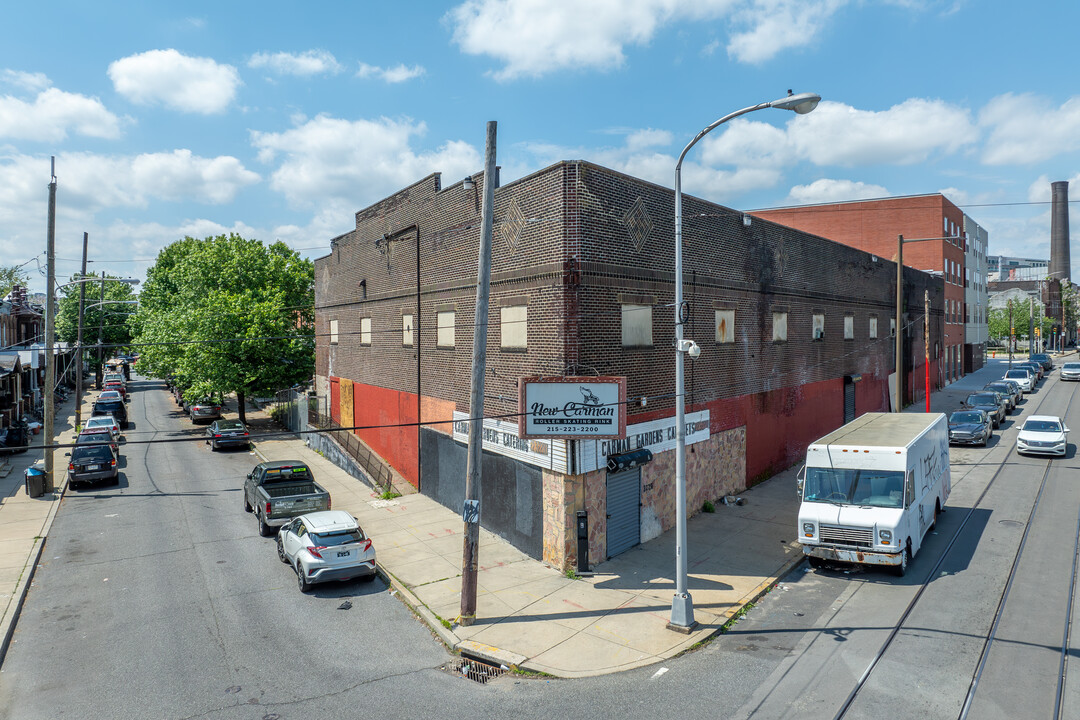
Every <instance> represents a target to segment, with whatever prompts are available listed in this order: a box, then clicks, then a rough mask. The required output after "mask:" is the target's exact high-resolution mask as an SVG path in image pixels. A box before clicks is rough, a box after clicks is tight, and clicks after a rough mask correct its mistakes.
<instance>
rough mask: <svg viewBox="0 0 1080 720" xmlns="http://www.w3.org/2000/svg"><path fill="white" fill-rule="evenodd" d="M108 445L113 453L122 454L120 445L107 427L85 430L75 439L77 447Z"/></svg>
mask: <svg viewBox="0 0 1080 720" xmlns="http://www.w3.org/2000/svg"><path fill="white" fill-rule="evenodd" d="M102 443H107V444H108V445H109V447H111V448H112V450H113V452H120V446H119V443H117V442H116V438H114V437H113V436H112V432H110V430H109V428H107V427H98V428H83V431H82V432H81V433H79V434H78V436H77V437H76V438H75V444H76V445H100V444H102Z"/></svg>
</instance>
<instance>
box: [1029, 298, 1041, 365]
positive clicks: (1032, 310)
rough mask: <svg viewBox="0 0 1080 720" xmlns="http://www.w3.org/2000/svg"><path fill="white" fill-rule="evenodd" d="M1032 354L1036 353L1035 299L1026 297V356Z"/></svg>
mask: <svg viewBox="0 0 1080 720" xmlns="http://www.w3.org/2000/svg"><path fill="white" fill-rule="evenodd" d="M1039 324H1040V325H1041V324H1042V323H1039ZM1033 352H1037V350H1036V349H1035V298H1033V297H1031V296H1028V355H1029V356H1030V355H1031V353H1033Z"/></svg>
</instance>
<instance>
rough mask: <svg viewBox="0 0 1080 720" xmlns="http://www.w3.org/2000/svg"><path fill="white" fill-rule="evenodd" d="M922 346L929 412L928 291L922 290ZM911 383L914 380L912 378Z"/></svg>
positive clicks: (913, 382)
mask: <svg viewBox="0 0 1080 720" xmlns="http://www.w3.org/2000/svg"><path fill="white" fill-rule="evenodd" d="M923 348H924V350H925V351H926V356H925V358H924V359H923V368H924V369H925V370H926V412H930V291H929V290H923ZM911 384H912V385H914V384H915V381H914V380H912V382H911Z"/></svg>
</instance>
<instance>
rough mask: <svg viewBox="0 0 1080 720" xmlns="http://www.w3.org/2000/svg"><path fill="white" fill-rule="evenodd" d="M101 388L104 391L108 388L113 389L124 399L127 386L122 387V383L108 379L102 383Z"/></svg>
mask: <svg viewBox="0 0 1080 720" xmlns="http://www.w3.org/2000/svg"><path fill="white" fill-rule="evenodd" d="M101 388H102V390H105V391H106V392H107V391H110V390H115V391H116V392H118V393H120V397H122V398H125V399H126V398H127V388H126V387H124V383H122V382H117V381H116V380H109V381H107V382H106V383H105V384H104V385H102V386H101Z"/></svg>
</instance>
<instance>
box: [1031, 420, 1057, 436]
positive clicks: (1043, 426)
mask: <svg viewBox="0 0 1080 720" xmlns="http://www.w3.org/2000/svg"><path fill="white" fill-rule="evenodd" d="M1024 432H1052V433H1059V432H1061V423H1059V422H1058V421H1057V420H1028V421H1027V422H1026V423H1024Z"/></svg>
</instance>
